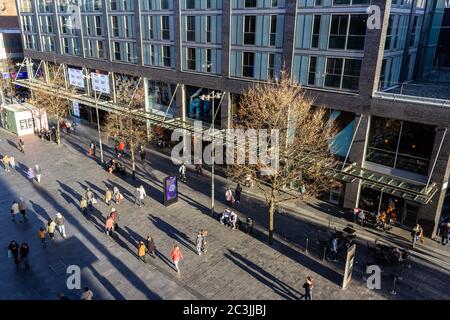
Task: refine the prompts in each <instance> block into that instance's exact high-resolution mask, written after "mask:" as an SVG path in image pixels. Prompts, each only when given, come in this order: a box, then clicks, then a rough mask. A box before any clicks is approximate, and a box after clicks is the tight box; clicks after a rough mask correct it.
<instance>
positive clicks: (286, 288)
mask: <svg viewBox="0 0 450 320" xmlns="http://www.w3.org/2000/svg"><path fill="white" fill-rule="evenodd" d="M224 256H225V257H226V258H228V259H229V260H230V261H232V262H233V263H234V264H235V265H236V266H238V267H239V268H241V269H242V270H244V271H246V272H247V273H248V274H250V275H252V276H253V277H254V278H255V279H256V280H258V281H259V282H261V283H263V284H264V285H266V286H267V287H269V288H270V289H273V291H275V292H276V293H277V294H279V295H280V296H281V297H283V298H285V299H289V300H298V299H299V298H300V297H301V296H302V294H301V293H300V292H299V291H297V290H296V289H294V288H293V287H291V286H290V285H288V284H286V283H285V282H283V281H281V280H279V279H277V278H275V277H274V276H273V275H272V274H270V273H269V272H267V271H265V270H264V269H263V268H261V267H260V266H258V265H256V264H255V263H253V262H252V261H250V260H248V259H246V258H244V257H243V256H242V255H240V254H239V253H237V252H233V251H231V250H228V253H225V254H224Z"/></svg>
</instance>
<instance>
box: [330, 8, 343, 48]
mask: <svg viewBox="0 0 450 320" xmlns="http://www.w3.org/2000/svg"><path fill="white" fill-rule="evenodd" d="M347 24H348V16H347V15H334V16H333V17H332V19H331V29H330V41H329V44H328V46H329V47H330V48H331V49H345V37H346V35H347Z"/></svg>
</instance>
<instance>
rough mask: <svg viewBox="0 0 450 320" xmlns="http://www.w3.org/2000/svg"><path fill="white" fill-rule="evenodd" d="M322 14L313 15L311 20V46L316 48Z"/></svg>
mask: <svg viewBox="0 0 450 320" xmlns="http://www.w3.org/2000/svg"><path fill="white" fill-rule="evenodd" d="M321 18H322V16H320V15H315V16H314V22H313V32H312V38H311V48H318V47H319V35H320V20H321Z"/></svg>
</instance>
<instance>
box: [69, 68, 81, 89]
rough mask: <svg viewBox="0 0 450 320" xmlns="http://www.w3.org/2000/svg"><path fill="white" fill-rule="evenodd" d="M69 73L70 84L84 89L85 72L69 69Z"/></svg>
mask: <svg viewBox="0 0 450 320" xmlns="http://www.w3.org/2000/svg"><path fill="white" fill-rule="evenodd" d="M67 71H68V73H69V83H70V84H71V85H72V86H75V87H78V88H84V78H83V70H80V69H73V68H67Z"/></svg>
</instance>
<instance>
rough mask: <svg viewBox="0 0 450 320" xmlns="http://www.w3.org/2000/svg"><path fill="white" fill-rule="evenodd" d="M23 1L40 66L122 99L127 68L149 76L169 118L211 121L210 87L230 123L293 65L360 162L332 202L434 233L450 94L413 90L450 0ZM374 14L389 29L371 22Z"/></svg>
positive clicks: (159, 108)
mask: <svg viewBox="0 0 450 320" xmlns="http://www.w3.org/2000/svg"><path fill="white" fill-rule="evenodd" d="M17 4H18V11H19V15H20V21H21V28H22V34H23V35H22V36H23V42H24V46H25V57H26V58H27V61H32V62H33V63H34V67H35V68H39V67H40V66H42V62H44V65H45V63H47V62H51V63H61V64H64V66H65V68H66V72H67V71H68V70H69V69H72V72H73V70H78V71H79V72H81V73H83V74H89V73H90V72H94V73H100V74H104V75H105V76H107V77H108V79H109V82H110V84H111V91H112V93H111V95H112V96H114V90H115V88H116V87H117V85H116V84H117V82H118V81H120V79H122V78H123V77H127V78H131V79H135V80H136V81H143V83H144V86H145V90H146V111H147V112H148V113H151V114H160V115H163V116H164V118H173V119H175V118H181V119H182V120H183V121H188V120H195V119H200V120H203V121H206V122H211V121H212V120H211V118H212V117H211V105H210V103H209V102H208V101H203V100H201V99H200V95H201V94H202V93H207V92H208V91H212V90H215V91H221V92H225V95H224V98H223V100H222V101H221V103H220V105H218V106H216V108H219V115H220V116H219V117H218V118H216V125H217V126H220V127H221V128H229V127H232V125H233V115H234V114H235V113H236V109H237V108H238V101H239V94H240V93H242V91H243V90H245V88H247V87H248V85H249V84H251V83H252V82H254V81H274V82H275V81H276V80H277V78H278V77H279V76H280V71H281V70H282V68H283V66H284V67H285V68H286V69H287V70H288V71H289V72H290V74H291V75H292V78H293V79H295V80H296V81H298V82H300V83H301V85H302V86H303V87H304V88H305V89H306V90H307V91H308V93H309V94H310V95H312V96H313V97H314V98H315V101H316V102H315V103H316V104H317V105H322V106H325V107H327V108H328V109H329V110H330V117H332V118H334V119H335V120H336V123H337V124H338V126H339V128H340V132H339V134H338V136H337V137H336V139H337V144H336V147H335V150H333V152H335V153H336V155H337V156H339V157H340V158H341V159H342V160H344V161H345V163H347V164H351V165H352V166H354V168H358V174H357V175H358V177H359V178H358V179H350V180H347V181H345V180H344V181H342V182H341V183H339V184H337V185H334V186H333V187H332V188H330V192H329V194H328V195H326V197H327V200H329V201H331V202H334V203H336V204H338V205H341V206H344V207H345V208H354V207H361V208H363V209H364V210H367V211H370V212H378V211H383V210H388V211H389V212H390V213H391V216H392V217H393V218H394V219H395V220H396V221H397V222H398V224H400V225H404V226H407V227H408V226H409V227H410V226H412V225H413V224H414V223H416V222H417V221H419V223H421V224H422V225H423V227H424V229H425V230H426V232H427V234H428V235H434V234H435V232H436V228H437V225H438V223H439V221H440V219H441V211H442V208H443V202H444V198H445V193H446V190H447V185H448V181H449V173H450V133H449V132H447V131H448V127H449V125H450V104H449V103H448V101H446V99H445V98H444V99H443V98H442V97H417V96H416V95H414V94H412V95H410V94H405V93H404V92H403V89H404V88H406V87H405V84H411V85H412V82H411V81H414V80H420V79H422V78H425V77H426V76H427V75H429V74H431V73H433V72H435V71H436V70H435V56H436V52H438V51H439V50H440V49H439V46H438V40H439V30H440V26H441V25H442V18H443V15H444V9H445V7H446V5H448V1H445V0H222V1H221V0H174V1H169V0H109V1H105V0H98V1H94V0H77V1H70V0H67V1H65V0H50V1H44V0H17ZM369 6H374V7H370V9H371V10H373V11H371V10H369V11H370V16H369V15H368V8H369ZM374 8H375V9H374ZM377 8H379V13H380V14H379V16H378V15H377V13H378V11H377V10H376V9H377ZM373 19H376V20H375V22H376V21H378V20H379V22H380V28H368V27H367V26H368V20H370V21H371V22H373V21H374V20H373ZM438 49H439V50H438ZM83 81H86V83H85V85H83V88H84V87H88V86H89V84H88V80H87V79H85V80H83ZM433 85H434V84H433V83H429V84H427V85H425V88H431V87H433ZM419 87H420V88H423V87H424V85H422V86H419ZM419 87H418V88H419ZM408 88H409V87H408ZM83 90H84V89H83ZM86 90H87V92H88V94H92V92H89V91H92V90H89V89H86ZM412 91H419V90H414V89H413V90H412ZM428 91H432V90H425V93H427V92H428ZM438 91H439V94H442V93H443V91H442V90H438ZM112 98H114V97H112ZM449 98H450V94H449ZM380 184H381V185H384V186H383V187H382V188H380V187H379V186H380ZM431 185H433V186H435V191H434V192H433V193H431V194H429V199H425V200H424V199H423V198H422V199H420V198H418V197H414V196H413V197H411V196H406V195H405V194H404V193H403V192H402V189H405V190H406V189H407V190H409V191H411V190H412V189H414V188H416V189H417V190H419V189H421V188H424V189H427V190H428V187H430V186H431ZM407 193H408V192H407ZM425 198H426V197H425ZM444 215H448V213H445V212H444Z"/></svg>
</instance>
